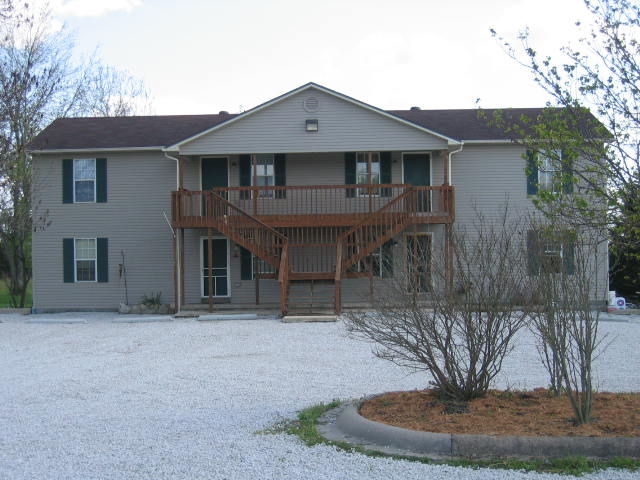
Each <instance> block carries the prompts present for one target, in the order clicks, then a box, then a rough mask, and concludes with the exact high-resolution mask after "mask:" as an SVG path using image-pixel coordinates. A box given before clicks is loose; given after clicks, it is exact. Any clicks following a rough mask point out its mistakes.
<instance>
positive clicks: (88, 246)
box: [74, 238, 98, 282]
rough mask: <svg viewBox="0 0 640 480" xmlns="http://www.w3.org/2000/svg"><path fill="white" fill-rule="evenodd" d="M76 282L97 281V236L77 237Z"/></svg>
mask: <svg viewBox="0 0 640 480" xmlns="http://www.w3.org/2000/svg"><path fill="white" fill-rule="evenodd" d="M75 240H76V241H75V255H74V257H75V264H76V265H75V271H76V282H95V281H96V271H97V268H96V263H97V261H98V257H97V247H96V239H95V238H76V239H75Z"/></svg>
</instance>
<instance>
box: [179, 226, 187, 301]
mask: <svg viewBox="0 0 640 480" xmlns="http://www.w3.org/2000/svg"><path fill="white" fill-rule="evenodd" d="M178 237H179V238H178V252H180V298H181V301H182V303H184V298H185V296H184V228H181V229H180V232H179V236H178Z"/></svg>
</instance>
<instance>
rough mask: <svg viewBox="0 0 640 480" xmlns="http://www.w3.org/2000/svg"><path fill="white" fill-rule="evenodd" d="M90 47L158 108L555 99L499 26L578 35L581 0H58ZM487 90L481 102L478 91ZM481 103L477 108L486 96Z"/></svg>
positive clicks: (536, 34)
mask: <svg viewBox="0 0 640 480" xmlns="http://www.w3.org/2000/svg"><path fill="white" fill-rule="evenodd" d="M49 4H50V7H51V9H52V13H53V16H54V19H55V21H56V22H57V23H58V24H60V25H62V24H64V25H65V28H67V30H68V31H70V32H71V33H72V34H73V36H74V38H75V43H76V52H77V53H78V54H79V55H90V54H92V53H93V52H96V51H97V54H98V56H99V57H100V58H101V59H102V60H103V61H104V63H107V64H109V65H112V66H114V67H116V68H118V69H122V70H126V71H128V72H129V73H130V74H131V75H133V76H135V77H137V78H141V79H142V80H143V81H144V83H145V85H146V86H147V88H148V89H149V90H150V91H151V94H152V97H153V100H152V103H153V110H152V113H154V114H158V115H164V114H197V113H217V112H219V111H221V110H226V111H229V112H233V113H236V112H240V111H244V110H248V109H250V108H253V107H255V106H257V105H259V104H261V103H264V102H266V101H268V100H270V99H272V98H274V97H276V96H278V95H281V94H283V93H286V92H288V91H290V90H293V89H295V88H297V87H299V86H301V85H304V84H306V83H308V82H315V83H319V84H321V85H323V86H325V87H327V88H330V89H333V90H336V91H338V92H340V93H342V94H345V95H348V96H351V97H354V98H356V99H358V100H360V101H363V102H365V103H368V104H371V105H374V106H376V107H379V108H382V109H389V110H391V109H408V108H410V107H412V106H418V107H421V108H423V109H445V108H475V107H476V106H477V105H480V106H482V107H485V108H489V107H502V108H506V107H534V106H544V104H545V102H546V101H547V100H549V98H548V96H547V95H546V94H545V93H544V92H543V90H542V89H541V88H540V87H539V86H537V85H536V84H535V82H534V81H533V79H532V76H531V74H530V73H529V72H528V71H527V69H526V68H524V67H522V66H520V65H518V64H517V63H516V62H515V61H514V60H512V59H510V58H509V57H508V56H507V55H506V53H505V52H504V51H503V49H502V48H501V46H500V44H499V42H497V41H496V40H495V39H494V38H493V37H492V36H491V33H490V29H491V28H493V29H495V30H496V31H497V32H498V33H499V34H500V35H502V36H504V37H506V38H508V39H511V40H513V41H514V43H516V44H517V43H518V41H517V36H518V33H519V32H521V31H523V30H524V29H525V28H528V29H529V32H530V36H531V44H532V45H534V46H535V48H536V50H537V51H538V52H540V54H549V55H552V56H554V57H558V58H559V53H558V52H559V48H560V47H561V46H563V45H567V44H572V45H575V44H577V38H578V36H579V33H578V31H577V29H576V27H575V22H576V21H577V20H585V19H588V15H587V13H586V10H585V7H584V4H583V2H582V0H448V1H442V0H383V1H379V0H49ZM478 99H479V100H478ZM476 102H478V103H476Z"/></svg>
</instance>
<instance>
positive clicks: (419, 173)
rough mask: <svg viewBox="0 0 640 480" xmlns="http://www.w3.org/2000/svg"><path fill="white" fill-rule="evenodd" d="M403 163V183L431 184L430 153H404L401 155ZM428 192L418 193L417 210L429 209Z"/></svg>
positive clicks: (415, 184)
mask: <svg viewBox="0 0 640 480" xmlns="http://www.w3.org/2000/svg"><path fill="white" fill-rule="evenodd" d="M402 161H403V164H404V183H408V184H409V185H413V186H416V187H427V186H429V185H431V155H429V154H428V153H405V154H404V155H403V156H402ZM430 200H431V197H430V195H429V192H425V191H420V192H419V193H418V211H419V212H428V211H430V209H431V201H430Z"/></svg>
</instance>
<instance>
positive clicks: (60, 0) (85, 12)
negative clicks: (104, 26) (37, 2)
mask: <svg viewBox="0 0 640 480" xmlns="http://www.w3.org/2000/svg"><path fill="white" fill-rule="evenodd" d="M141 3H142V0H56V1H52V2H50V5H51V10H52V12H53V13H54V15H56V16H63V17H99V16H101V15H105V14H108V13H111V12H116V11H120V10H124V11H126V12H130V11H131V10H133V9H134V8H136V7H138V6H140V4H141Z"/></svg>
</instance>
